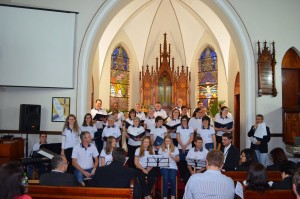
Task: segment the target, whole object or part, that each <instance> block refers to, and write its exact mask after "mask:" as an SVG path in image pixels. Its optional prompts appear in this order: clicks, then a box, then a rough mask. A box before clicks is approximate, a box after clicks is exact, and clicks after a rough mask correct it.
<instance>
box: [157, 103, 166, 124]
mask: <svg viewBox="0 0 300 199" xmlns="http://www.w3.org/2000/svg"><path fill="white" fill-rule="evenodd" d="M154 116H155V117H157V116H161V117H162V118H163V119H164V120H165V119H166V118H167V117H168V115H167V113H166V111H165V110H163V109H162V108H161V103H160V102H155V113H154Z"/></svg>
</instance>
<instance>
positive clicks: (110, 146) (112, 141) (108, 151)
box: [99, 136, 117, 166]
mask: <svg viewBox="0 0 300 199" xmlns="http://www.w3.org/2000/svg"><path fill="white" fill-rule="evenodd" d="M116 145H117V142H116V138H115V137H114V136H109V137H108V138H107V141H106V146H105V147H104V148H103V149H102V151H101V153H100V157H99V158H100V160H99V162H100V165H99V166H105V165H109V164H110V163H111V162H112V151H113V150H114V148H116Z"/></svg>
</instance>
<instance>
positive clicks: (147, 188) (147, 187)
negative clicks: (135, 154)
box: [137, 168, 156, 197]
mask: <svg viewBox="0 0 300 199" xmlns="http://www.w3.org/2000/svg"><path fill="white" fill-rule="evenodd" d="M137 175H138V181H139V183H140V186H141V188H142V193H143V195H144V197H145V196H149V195H151V190H152V188H153V186H154V183H155V181H156V169H155V168H152V169H151V170H150V172H149V173H148V175H146V174H145V173H144V172H143V171H142V170H140V169H137Z"/></svg>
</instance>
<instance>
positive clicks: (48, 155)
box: [38, 150, 54, 159]
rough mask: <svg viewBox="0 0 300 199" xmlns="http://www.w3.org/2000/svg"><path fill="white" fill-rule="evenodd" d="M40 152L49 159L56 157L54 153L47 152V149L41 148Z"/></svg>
mask: <svg viewBox="0 0 300 199" xmlns="http://www.w3.org/2000/svg"><path fill="white" fill-rule="evenodd" d="M38 154H41V155H43V156H45V157H47V158H49V159H52V158H53V157H54V155H52V154H50V153H47V152H46V151H43V150H39V151H38Z"/></svg>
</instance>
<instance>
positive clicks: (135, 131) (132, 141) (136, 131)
mask: <svg viewBox="0 0 300 199" xmlns="http://www.w3.org/2000/svg"><path fill="white" fill-rule="evenodd" d="M144 135H145V129H144V127H142V126H140V118H138V117H134V118H133V125H132V126H129V127H128V129H127V134H126V138H128V143H127V147H128V157H129V159H128V166H129V167H130V168H135V166H134V152H135V150H136V149H137V148H139V146H140V145H141V141H142V140H143V138H144Z"/></svg>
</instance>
